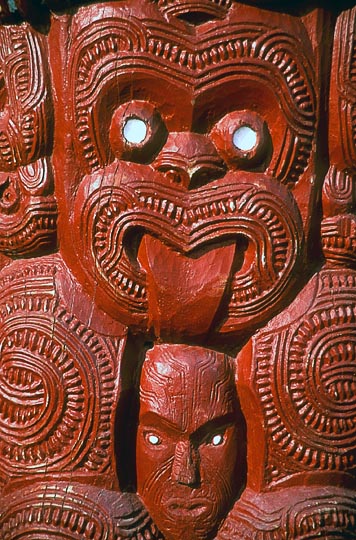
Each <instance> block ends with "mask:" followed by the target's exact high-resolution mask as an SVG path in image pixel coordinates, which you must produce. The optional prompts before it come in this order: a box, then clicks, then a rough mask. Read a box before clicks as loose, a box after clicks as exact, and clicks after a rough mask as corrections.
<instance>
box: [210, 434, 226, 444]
mask: <svg viewBox="0 0 356 540" xmlns="http://www.w3.org/2000/svg"><path fill="white" fill-rule="evenodd" d="M223 442H224V437H223V435H221V433H219V434H218V435H214V437H213V438H212V440H211V444H212V445H213V446H219V445H220V444H222V443H223Z"/></svg>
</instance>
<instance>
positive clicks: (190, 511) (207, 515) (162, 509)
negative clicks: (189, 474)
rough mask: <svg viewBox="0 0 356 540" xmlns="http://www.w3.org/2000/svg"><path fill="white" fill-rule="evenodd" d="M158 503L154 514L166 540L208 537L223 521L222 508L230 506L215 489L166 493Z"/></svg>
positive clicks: (204, 539)
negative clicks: (198, 493) (186, 493)
mask: <svg viewBox="0 0 356 540" xmlns="http://www.w3.org/2000/svg"><path fill="white" fill-rule="evenodd" d="M219 502H220V505H219ZM225 503H226V501H225ZM156 504H157V503H156ZM156 504H155V507H154V508H152V510H153V513H152V517H153V519H154V521H155V523H156V525H157V526H158V528H159V529H160V531H161V532H162V533H163V535H164V537H165V538H166V540H206V539H207V538H209V537H211V534H212V533H213V532H214V530H216V528H217V526H218V525H219V523H220V520H221V512H219V510H220V508H221V507H224V506H226V504H224V502H221V501H217V500H216V496H215V497H214V496H212V494H211V493H209V494H208V495H206V496H205V497H204V496H203V495H202V496H201V497H199V498H193V497H192V498H189V496H185V497H184V499H183V498H177V497H171V498H166V497H164V496H163V497H162V500H161V501H159V503H158V504H159V505H158V506H157V505H156ZM155 514H156V515H155Z"/></svg>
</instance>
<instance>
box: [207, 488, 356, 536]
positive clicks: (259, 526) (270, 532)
mask: <svg viewBox="0 0 356 540" xmlns="http://www.w3.org/2000/svg"><path fill="white" fill-rule="evenodd" d="M355 525H356V502H355V497H354V493H353V492H352V491H351V490H347V489H344V488H332V487H323V488H320V487H319V488H318V487H309V488H305V487H297V488H293V487H292V488H289V489H280V490H279V491H278V492H270V493H256V492H254V491H252V490H249V489H247V490H246V492H245V493H244V494H243V496H242V498H241V500H240V501H238V502H237V503H236V504H235V506H234V508H233V510H232V511H231V513H230V515H229V516H228V518H227V519H226V521H225V523H224V525H223V526H222V528H221V530H220V531H219V533H218V535H217V540H231V538H239V539H241V540H289V539H292V538H293V540H310V539H311V538H336V539H337V540H343V539H345V538H350V539H352V538H356V529H355Z"/></svg>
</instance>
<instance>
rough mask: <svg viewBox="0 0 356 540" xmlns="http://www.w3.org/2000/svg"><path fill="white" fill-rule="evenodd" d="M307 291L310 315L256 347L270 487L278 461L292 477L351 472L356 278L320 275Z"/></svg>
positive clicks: (355, 419)
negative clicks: (304, 473)
mask: <svg viewBox="0 0 356 540" xmlns="http://www.w3.org/2000/svg"><path fill="white" fill-rule="evenodd" d="M307 287H308V288H309V290H310V292H313V294H315V297H314V301H313V303H312V306H311V307H310V308H309V310H308V311H307V312H306V313H305V314H304V315H303V316H301V317H300V319H299V320H298V321H296V322H293V323H292V324H288V326H286V327H284V328H283V327H281V328H280V329H279V328H278V327H277V328H276V327H275V328H274V330H273V331H272V332H270V333H268V332H262V333H261V335H260V336H259V337H258V338H257V339H256V342H255V345H254V355H255V358H256V362H257V369H256V374H255V377H256V379H255V381H256V382H255V384H256V388H257V391H258V396H259V399H260V400H261V405H262V409H263V411H264V418H265V422H266V427H267V429H268V434H269V442H268V446H269V447H270V460H271V463H270V474H271V480H273V479H278V477H280V475H281V473H282V471H281V470H280V469H279V462H281V460H282V459H283V468H284V471H286V470H290V471H291V472H292V471H297V470H324V471H352V470H354V469H355V466H356V463H355V460H356V378H355V352H356V331H355V330H356V328H355V324H356V319H355V317H356V306H355V301H356V295H355V291H356V274H355V272H352V271H348V272H343V273H341V272H340V270H323V271H321V272H320V274H318V276H317V277H315V278H314V279H313V280H311V282H310V283H309V284H308V286H307ZM335 290H337V291H338V294H337V296H334V293H333V291H335ZM314 291H315V293H314ZM298 301H300V300H299V298H297V300H296V302H295V305H297V302H298ZM280 320H282V319H280ZM335 328H337V331H335ZM306 382H307V384H306ZM282 456H283V458H282ZM287 456H288V460H286V457H287Z"/></svg>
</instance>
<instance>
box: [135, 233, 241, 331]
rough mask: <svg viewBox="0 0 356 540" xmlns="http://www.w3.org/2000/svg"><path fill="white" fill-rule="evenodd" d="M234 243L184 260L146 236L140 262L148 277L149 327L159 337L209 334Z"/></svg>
mask: <svg viewBox="0 0 356 540" xmlns="http://www.w3.org/2000/svg"><path fill="white" fill-rule="evenodd" d="M235 249H236V245H235V243H231V244H229V245H225V246H222V247H217V248H214V249H211V250H209V251H207V252H206V253H204V254H203V255H201V256H200V257H196V258H192V257H191V256H185V255H182V254H181V253H178V252H177V251H174V250H173V249H171V248H169V247H167V246H165V245H164V244H162V242H160V241H159V240H157V239H156V238H153V237H152V236H149V235H147V234H146V235H144V237H143V239H142V242H141V244H140V248H139V252H138V260H139V263H140V264H141V266H142V267H143V269H144V270H145V272H146V274H147V297H148V316H149V326H150V327H153V329H154V331H155V335H156V336H157V337H160V336H161V337H168V338H169V336H170V335H173V334H174V335H183V334H184V335H185V336H193V335H194V336H199V335H201V334H204V333H206V332H208V330H209V328H210V327H211V324H212V322H213V320H214V316H215V313H216V311H217V309H218V308H219V305H220V302H221V300H222V297H223V294H224V291H225V288H226V285H227V282H228V279H229V276H230V272H231V268H232V264H233V261H234V257H235Z"/></svg>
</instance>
